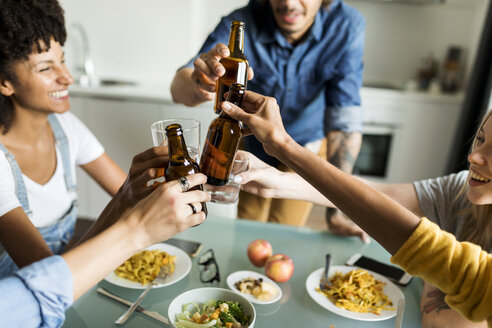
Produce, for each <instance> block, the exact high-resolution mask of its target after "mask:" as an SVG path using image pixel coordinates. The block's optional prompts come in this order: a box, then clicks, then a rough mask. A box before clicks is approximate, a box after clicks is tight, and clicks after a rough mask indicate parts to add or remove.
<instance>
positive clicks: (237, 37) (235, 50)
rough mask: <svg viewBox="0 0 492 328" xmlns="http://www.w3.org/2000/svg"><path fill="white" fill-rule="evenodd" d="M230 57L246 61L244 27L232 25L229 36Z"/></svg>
mask: <svg viewBox="0 0 492 328" xmlns="http://www.w3.org/2000/svg"><path fill="white" fill-rule="evenodd" d="M229 51H230V52H231V55H230V57H234V58H242V59H246V57H245V56H244V25H240V24H237V25H236V24H233V25H232V26H231V34H230V35H229Z"/></svg>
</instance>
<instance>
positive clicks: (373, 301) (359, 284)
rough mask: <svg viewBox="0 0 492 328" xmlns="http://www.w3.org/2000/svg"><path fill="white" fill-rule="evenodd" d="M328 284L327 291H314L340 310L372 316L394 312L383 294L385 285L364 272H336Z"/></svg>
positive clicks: (358, 270) (390, 303)
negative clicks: (372, 314)
mask: <svg viewBox="0 0 492 328" xmlns="http://www.w3.org/2000/svg"><path fill="white" fill-rule="evenodd" d="M330 282H331V286H330V287H329V288H328V289H326V290H321V289H319V287H318V288H316V290H317V291H318V292H320V293H322V294H324V295H326V296H327V297H328V298H329V299H330V300H331V301H332V302H333V303H334V304H335V305H336V306H338V307H340V308H344V309H347V310H349V311H353V312H366V313H367V312H370V313H374V314H381V311H382V310H394V308H392V307H391V306H392V305H393V303H392V302H391V300H389V299H388V296H387V295H386V294H384V292H383V289H384V285H386V284H385V283H383V282H382V281H379V280H376V279H375V278H374V276H373V275H372V274H370V273H369V272H367V271H365V270H362V269H357V270H352V271H350V272H347V273H346V274H342V273H340V272H336V273H335V274H334V275H333V277H332V278H330Z"/></svg>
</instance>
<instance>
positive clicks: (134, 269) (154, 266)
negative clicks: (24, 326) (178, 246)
mask: <svg viewBox="0 0 492 328" xmlns="http://www.w3.org/2000/svg"><path fill="white" fill-rule="evenodd" d="M175 260H176V256H173V255H169V254H168V253H166V252H163V251H161V250H159V249H155V250H150V251H149V250H144V251H141V252H139V253H137V254H134V255H133V256H132V257H130V258H129V259H128V260H126V261H125V262H124V263H123V264H121V265H120V266H119V267H117V268H116V270H114V273H115V274H116V275H117V276H119V277H122V278H125V279H128V280H131V281H135V282H139V283H141V284H142V285H146V284H148V283H149V282H151V281H153V280H154V278H155V277H157V275H158V274H159V272H160V270H161V267H162V266H163V265H170V269H171V270H170V271H169V272H170V275H171V274H172V273H173V272H174V268H175V263H174V261H175Z"/></svg>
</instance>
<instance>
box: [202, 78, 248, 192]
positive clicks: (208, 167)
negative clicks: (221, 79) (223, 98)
mask: <svg viewBox="0 0 492 328" xmlns="http://www.w3.org/2000/svg"><path fill="white" fill-rule="evenodd" d="M245 91H246V88H245V87H244V85H242V84H239V83H233V84H232V85H231V87H230V89H229V94H228V96H227V101H229V102H231V103H233V104H234V105H236V106H239V107H241V104H242V102H243V96H244V93H245ZM242 135H243V130H242V126H241V123H240V122H239V121H237V120H235V119H233V118H231V117H229V116H228V115H227V114H226V113H224V112H222V113H221V114H220V115H219V117H217V118H216V119H214V120H213V121H212V123H211V124H210V127H209V128H208V133H207V138H206V140H205V144H204V146H203V153H202V157H201V159H200V166H201V172H202V173H203V174H205V175H206V176H207V183H208V184H211V185H214V186H223V185H225V184H226V183H227V182H228V181H229V175H230V174H231V170H232V164H233V162H234V156H235V155H236V151H237V148H238V145H239V140H240V139H241V137H242Z"/></svg>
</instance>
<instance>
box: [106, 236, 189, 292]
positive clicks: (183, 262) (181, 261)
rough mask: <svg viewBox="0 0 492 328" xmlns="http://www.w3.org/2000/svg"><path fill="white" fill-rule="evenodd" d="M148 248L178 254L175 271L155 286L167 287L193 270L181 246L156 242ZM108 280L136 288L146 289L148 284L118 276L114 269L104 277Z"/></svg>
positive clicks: (122, 285)
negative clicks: (163, 281)
mask: <svg viewBox="0 0 492 328" xmlns="http://www.w3.org/2000/svg"><path fill="white" fill-rule="evenodd" d="M145 249H147V250H153V249H158V250H161V251H164V252H166V253H168V254H169V255H176V260H175V262H174V263H175V264H176V266H175V268H174V272H173V273H172V274H171V275H170V276H169V278H167V280H166V282H165V283H163V284H159V285H156V286H154V287H153V288H160V287H165V286H169V285H172V284H174V283H176V282H178V281H180V280H181V279H183V278H184V277H186V275H187V274H188V273H189V272H190V270H191V259H190V257H189V256H188V254H186V253H185V252H184V251H182V250H181V249H180V248H177V247H175V246H172V245H169V244H162V243H160V244H154V245H152V246H149V247H147V248H145ZM104 279H105V280H106V281H109V282H110V283H112V284H115V285H118V286H121V287H126V288H134V289H145V288H146V287H147V286H146V285H142V284H141V283H139V282H135V281H131V280H128V279H125V278H121V277H118V276H117V275H116V274H115V273H114V271H112V272H111V273H110V274H108V275H107V276H106V278H104Z"/></svg>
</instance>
